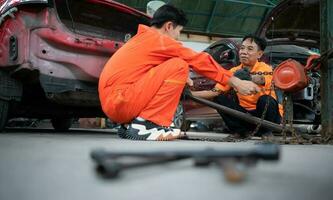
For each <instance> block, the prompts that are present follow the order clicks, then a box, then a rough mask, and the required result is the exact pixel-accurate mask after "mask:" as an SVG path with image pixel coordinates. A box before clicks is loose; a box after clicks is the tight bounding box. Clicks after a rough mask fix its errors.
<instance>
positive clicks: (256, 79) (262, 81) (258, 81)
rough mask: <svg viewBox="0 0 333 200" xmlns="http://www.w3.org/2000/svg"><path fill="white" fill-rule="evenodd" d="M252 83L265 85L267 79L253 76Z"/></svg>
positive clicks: (261, 76)
mask: <svg viewBox="0 0 333 200" xmlns="http://www.w3.org/2000/svg"><path fill="white" fill-rule="evenodd" d="M251 78H252V82H253V83H255V84H257V85H265V77H264V76H263V75H252V76H251Z"/></svg>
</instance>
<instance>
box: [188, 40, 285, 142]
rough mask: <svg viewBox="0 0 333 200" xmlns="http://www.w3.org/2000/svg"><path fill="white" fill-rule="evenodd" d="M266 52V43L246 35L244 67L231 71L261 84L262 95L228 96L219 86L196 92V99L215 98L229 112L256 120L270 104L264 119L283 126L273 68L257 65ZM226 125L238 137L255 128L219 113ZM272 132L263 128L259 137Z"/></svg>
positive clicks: (264, 64)
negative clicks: (239, 113)
mask: <svg viewBox="0 0 333 200" xmlns="http://www.w3.org/2000/svg"><path fill="white" fill-rule="evenodd" d="M265 48H266V40H265V39H262V38H259V37H257V36H254V35H246V36H245V37H244V38H243V41H242V44H241V47H240V50H239V58H240V62H241V64H240V65H238V66H236V67H233V68H231V69H230V70H229V71H230V72H232V73H233V74H234V76H236V77H239V78H241V79H245V80H251V81H253V82H254V83H256V84H258V85H259V87H260V88H261V91H260V92H259V93H257V94H254V95H243V94H240V93H237V94H236V95H235V94H234V93H226V92H227V91H229V90H230V89H231V88H230V87H229V86H223V85H220V84H216V85H215V87H214V88H213V89H212V90H206V91H193V92H192V94H193V95H194V96H198V97H202V98H214V100H215V101H216V102H217V103H219V104H221V105H224V106H227V107H229V108H232V109H235V110H238V111H241V112H245V113H250V114H251V115H253V116H256V117H260V118H261V117H262V114H263V111H264V110H265V107H266V104H267V111H266V113H265V119H266V120H268V121H272V122H274V123H280V121H281V114H282V113H283V110H282V106H280V108H279V104H278V102H277V97H276V94H275V91H274V90H273V88H272V79H273V76H272V74H273V71H272V67H270V66H269V65H267V64H266V63H264V62H260V61H258V59H260V57H261V56H262V55H263V53H264V50H265ZM219 113H220V115H221V116H222V118H223V120H224V122H225V124H226V125H227V126H228V128H229V129H230V131H231V132H232V133H234V134H235V136H236V137H246V136H247V134H248V132H249V131H250V130H251V129H252V130H254V129H255V127H256V126H255V125H253V124H250V123H247V122H245V121H242V120H240V119H238V118H237V117H234V116H231V115H227V114H225V113H223V112H219ZM270 134H271V131H270V130H267V129H263V128H260V129H259V131H258V133H257V135H259V136H264V135H266V136H267V135H270Z"/></svg>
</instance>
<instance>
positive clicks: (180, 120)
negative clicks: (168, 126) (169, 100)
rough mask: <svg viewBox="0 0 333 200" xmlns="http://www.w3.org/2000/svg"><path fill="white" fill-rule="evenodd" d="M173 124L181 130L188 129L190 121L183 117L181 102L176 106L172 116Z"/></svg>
mask: <svg viewBox="0 0 333 200" xmlns="http://www.w3.org/2000/svg"><path fill="white" fill-rule="evenodd" d="M173 124H174V126H175V127H176V128H179V129H180V130H182V131H188V130H189V129H190V126H191V121H188V120H186V119H185V115H184V108H183V105H182V104H181V103H180V104H179V105H178V107H177V110H176V113H175V116H174V118H173Z"/></svg>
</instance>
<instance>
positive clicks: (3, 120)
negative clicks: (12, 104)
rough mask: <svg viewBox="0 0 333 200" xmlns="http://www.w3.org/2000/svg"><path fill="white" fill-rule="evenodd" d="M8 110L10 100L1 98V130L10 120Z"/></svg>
mask: <svg viewBox="0 0 333 200" xmlns="http://www.w3.org/2000/svg"><path fill="white" fill-rule="evenodd" d="M8 112H9V102H8V101H5V100H2V99H0V132H1V131H3V129H4V128H5V126H6V123H7V120H8Z"/></svg>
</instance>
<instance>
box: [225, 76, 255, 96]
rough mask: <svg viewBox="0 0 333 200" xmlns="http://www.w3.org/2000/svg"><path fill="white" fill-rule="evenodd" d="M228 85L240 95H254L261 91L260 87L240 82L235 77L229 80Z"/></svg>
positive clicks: (243, 81) (249, 82) (248, 82)
mask: <svg viewBox="0 0 333 200" xmlns="http://www.w3.org/2000/svg"><path fill="white" fill-rule="evenodd" d="M228 84H229V85H230V86H231V87H233V88H234V90H235V91H236V92H239V93H241V94H242V95H251V94H256V93H258V92H260V91H261V89H260V87H259V86H258V85H257V84H255V83H253V82H252V81H246V80H240V79H239V78H237V77H235V76H232V77H231V78H230V79H229V81H228Z"/></svg>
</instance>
